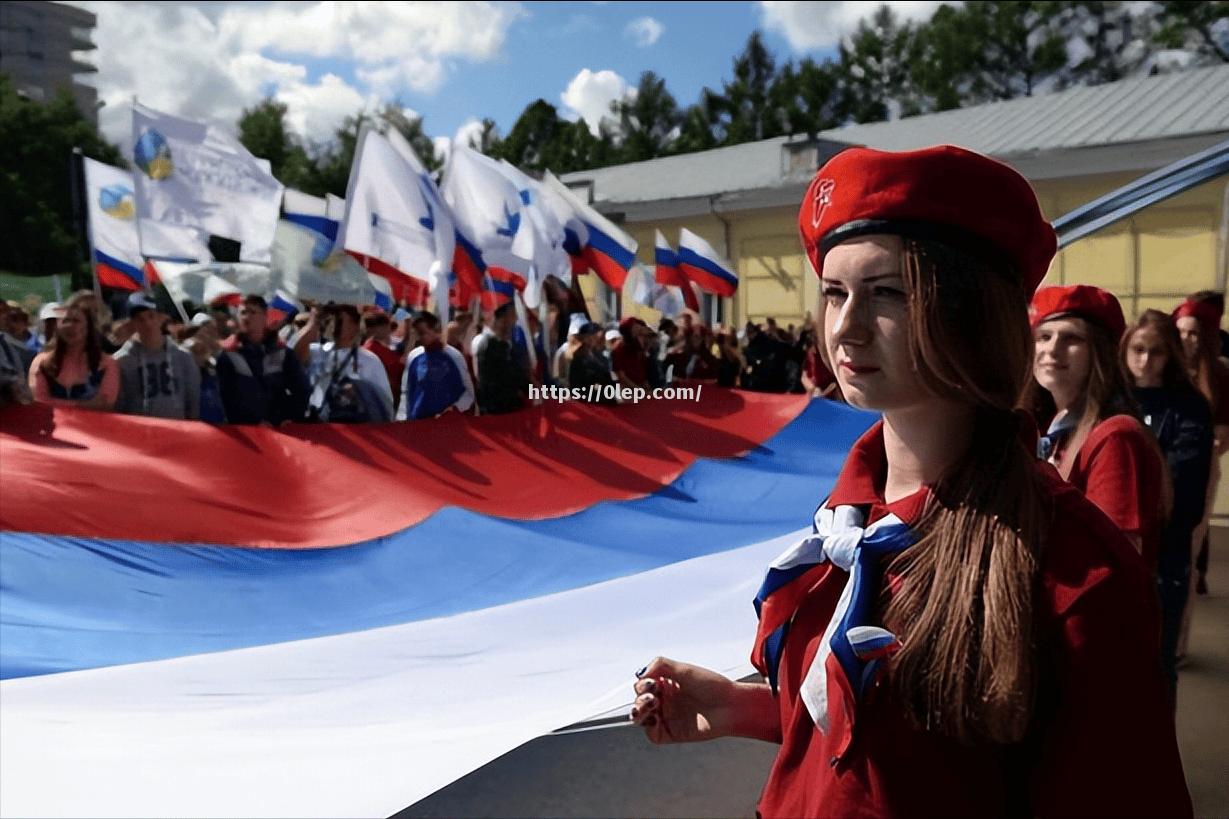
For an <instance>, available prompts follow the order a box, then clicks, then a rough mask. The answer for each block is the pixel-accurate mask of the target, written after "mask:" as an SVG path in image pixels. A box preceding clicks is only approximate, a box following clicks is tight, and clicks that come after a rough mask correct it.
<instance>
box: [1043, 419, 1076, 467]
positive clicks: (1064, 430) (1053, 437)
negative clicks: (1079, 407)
mask: <svg viewBox="0 0 1229 819" xmlns="http://www.w3.org/2000/svg"><path fill="white" fill-rule="evenodd" d="M1078 425H1079V421H1077V420H1076V418H1075V416H1073V415H1072V414H1071V413H1069V412H1066V413H1063V415H1062V416H1061V417H1059V418H1055V419H1054V420H1053V421H1051V422H1050V428H1049V429H1047V430H1046V434H1045V435H1042V436H1041V437H1040V438H1038V439H1037V457H1038V458H1040V459H1041V460H1043V461H1048V460H1050V458H1051V457H1053V455H1054V453H1055V452H1057V451H1058V448H1059V447H1060V446H1061V445H1062V442H1063V440H1065V439H1066V437H1067V436H1068V435H1070V434H1071V431H1072V430H1074V429H1075V428H1076V426H1078Z"/></svg>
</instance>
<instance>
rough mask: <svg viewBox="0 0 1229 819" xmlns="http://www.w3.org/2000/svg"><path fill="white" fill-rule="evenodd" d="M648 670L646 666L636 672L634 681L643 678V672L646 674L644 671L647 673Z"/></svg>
mask: <svg viewBox="0 0 1229 819" xmlns="http://www.w3.org/2000/svg"><path fill="white" fill-rule="evenodd" d="M648 670H649V667H648V666H647V665H646V666H645V667H644V668H642V669H640V670H639V671H637V672H636V679H640V678H641V677H643V676H644V672H646V671H648Z"/></svg>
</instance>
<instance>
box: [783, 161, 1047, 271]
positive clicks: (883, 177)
mask: <svg viewBox="0 0 1229 819" xmlns="http://www.w3.org/2000/svg"><path fill="white" fill-rule="evenodd" d="M798 227H799V230H800V232H801V234H802V244H803V247H805V248H806V252H807V256H808V257H810V259H811V265H812V266H813V267H814V268H815V271H816V272H817V273H819V272H822V270H823V261H824V254H826V253H827V252H828V251H829V250H830V249H832V248H833V247H834V246H836V245H837V244H840V243H841V242H843V241H845V240H846V239H850V238H853V237H854V236H863V235H866V234H870V233H890V234H894V235H898V236H905V237H909V238H916V239H937V240H941V241H947V242H949V243H954V244H959V245H962V246H965V247H969V246H972V247H973V248H974V249H981V250H983V251H984V253H986V254H993V255H994V257H995V258H1004V257H1005V258H1006V259H1007V260H1008V261H1010V262H1011V265H1012V267H1013V268H1014V269H1015V270H1016V272H1017V273H1019V275H1020V276H1021V279H1022V281H1023V282H1024V286H1025V287H1026V288H1027V292H1029V293H1032V292H1033V291H1034V290H1036V289H1037V285H1039V284H1040V283H1041V280H1042V279H1043V278H1045V274H1046V271H1047V270H1049V267H1050V260H1051V259H1053V258H1054V252H1055V250H1056V249H1057V246H1058V240H1057V238H1056V237H1055V235H1054V229H1053V228H1052V227H1050V223H1049V222H1047V221H1046V220H1045V217H1044V216H1042V215H1041V208H1040V206H1038V204H1037V196H1036V194H1035V193H1033V189H1032V187H1031V186H1030V185H1029V184H1028V182H1027V180H1025V178H1024V177H1023V176H1021V175H1020V174H1019V173H1018V172H1016V171H1015V170H1014V169H1013V168H1010V167H1008V166H1007V165H1004V164H1003V163H1001V162H997V161H995V160H993V159H989V158H987V157H984V156H982V155H981V154H976V153H973V152H972V151H967V150H965V149H963V148H957V147H954V146H952V145H938V146H936V147H933V148H923V149H922V150H920V151H903V152H900V153H893V152H889V151H876V150H873V149H871V148H850V149H848V150H845V151H842V152H841V153H839V154H837V155H836V156H834V157H833V158H832V159H830V160H829V161H828V162H827V164H825V165H824V166H823V167H822V168H820V169H819V172H818V173H817V174H815V179H814V180H812V181H811V186H810V187H809V188H808V189H807V193H806V196H805V197H804V198H803V200H802V209H801V210H800V211H799V213H798Z"/></svg>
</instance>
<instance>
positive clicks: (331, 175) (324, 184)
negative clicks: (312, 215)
mask: <svg viewBox="0 0 1229 819" xmlns="http://www.w3.org/2000/svg"><path fill="white" fill-rule="evenodd" d="M369 118H370V115H368V114H366V113H364V112H359V113H358V114H354V115H353V116H349V117H346V118H345V119H344V120H343V121H342V123H341V125H340V126H338V128H337V130H336V131H334V132H333V141H332V142H330V143H326V144H324V145H317V146H315V149H314V151H313V154H314V162H313V163H312V165H313V169H312V180H313V184H312V186H311V188H312V189H311V190H308V191H307V192H308V193H313V194H315V195H316V196H323V195H324V194H326V193H331V194H333V195H334V196H345V195H346V188H347V186H348V185H349V183H350V166H351V165H352V164H354V152H355V150H356V149H357V147H358V134H359V130H360V129H361V128H362V127H363V123H364V122H366V121H367V120H368V119H369Z"/></svg>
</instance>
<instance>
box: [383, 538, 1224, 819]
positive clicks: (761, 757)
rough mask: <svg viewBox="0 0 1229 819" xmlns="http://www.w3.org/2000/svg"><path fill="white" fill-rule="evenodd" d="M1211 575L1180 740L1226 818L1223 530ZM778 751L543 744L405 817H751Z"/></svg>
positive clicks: (626, 741) (631, 735)
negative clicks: (1209, 592) (761, 786)
mask: <svg viewBox="0 0 1229 819" xmlns="http://www.w3.org/2000/svg"><path fill="white" fill-rule="evenodd" d="M1211 568H1212V571H1211V575H1210V577H1209V585H1210V587H1211V592H1212V593H1211V594H1210V595H1209V596H1207V597H1200V598H1197V600H1196V609H1195V616H1194V621H1193V625H1192V632H1191V641H1190V648H1189V662H1188V665H1187V666H1186V667H1185V668H1184V669H1183V670H1182V672H1181V679H1180V681H1179V689H1178V740H1179V743H1180V744H1181V748H1182V758H1183V763H1184V765H1185V768H1186V775H1187V782H1188V783H1189V786H1190V790H1191V797H1192V798H1193V800H1194V803H1195V815H1196V816H1201V817H1204V816H1206V817H1229V528H1220V529H1216V530H1214V533H1213V547H1212V561H1211ZM774 752H775V746H770V745H766V744H764V743H758V742H753V741H750V740H722V741H719V742H714V743H708V744H704V745H687V746H674V747H661V748H659V747H654V746H652V745H650V744H648V743H647V742H646V741H645V740H644V739H643V737H642V735H641V734H640V732H639V731H637V730H634V729H631V728H614V729H608V730H604V731H594V732H589V733H583V734H573V735H569V736H554V737H543V738H541V739H537V740H534V741H533V742H530V743H527V744H526V745H523V746H521V747H520V748H518V749H516V750H515V751H512V752H511V753H508V754H505V755H504V756H503V757H501V758H499V759H497V760H495V761H494V762H492V763H490V764H489V765H486V766H485V767H483V768H481V769H479V770H477V771H475V772H474V773H472V774H470V775H469V776H467V777H464V778H463V779H460V780H458V781H457V782H455V783H453V784H452V785H450V786H449V787H447V788H444V789H443V790H441V791H438V792H437V793H435V794H433V795H432V796H430V797H428V798H427V799H424V800H422V801H421V802H418V803H416V804H415V805H412V806H411V807H410V808H408V809H406V811H405V812H404V813H403V814H401V815H403V816H407V817H409V816H414V817H419V816H421V817H443V816H482V817H518V816H574V817H619V816H661V817H709V816H713V817H717V816H754V815H755V801H756V797H757V795H758V793H759V788H760V785H761V784H762V783H763V781H764V778H765V775H766V773H767V771H768V767H769V765H770V764H771V762H772V758H773V755H774Z"/></svg>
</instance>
